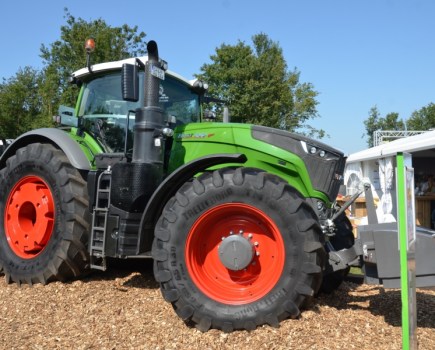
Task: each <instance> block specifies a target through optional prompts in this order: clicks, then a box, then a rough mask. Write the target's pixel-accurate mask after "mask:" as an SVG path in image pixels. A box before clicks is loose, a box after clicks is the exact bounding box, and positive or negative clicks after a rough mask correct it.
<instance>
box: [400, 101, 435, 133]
mask: <svg viewBox="0 0 435 350" xmlns="http://www.w3.org/2000/svg"><path fill="white" fill-rule="evenodd" d="M406 125H407V127H408V130H429V129H433V128H435V104H434V103H429V104H428V105H427V106H425V107H422V108H421V109H419V110H418V111H415V112H413V113H412V115H411V117H410V118H409V119H408V120H407V123H406Z"/></svg>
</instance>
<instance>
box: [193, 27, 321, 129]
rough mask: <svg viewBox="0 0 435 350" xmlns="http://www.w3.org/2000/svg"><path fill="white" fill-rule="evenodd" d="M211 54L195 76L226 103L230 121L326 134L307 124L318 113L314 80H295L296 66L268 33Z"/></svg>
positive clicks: (296, 74) (210, 92)
mask: <svg viewBox="0 0 435 350" xmlns="http://www.w3.org/2000/svg"><path fill="white" fill-rule="evenodd" d="M210 58H211V60H212V63H210V64H204V65H203V66H202V67H201V73H200V74H198V75H197V77H198V78H200V79H203V80H205V81H206V82H207V83H208V84H209V95H210V96H211V97H214V98H217V99H221V100H224V101H226V104H227V106H228V107H229V109H230V111H231V118H232V121H235V122H244V123H252V124H260V125H265V126H271V127H276V128H282V129H286V130H291V131H294V130H295V129H298V128H299V129H301V128H305V129H306V130H308V132H309V134H311V135H313V134H315V133H317V134H318V135H319V136H323V135H324V132H323V130H316V129H315V128H312V127H310V126H308V125H306V122H307V121H308V120H309V119H311V118H314V117H317V116H318V113H317V109H316V106H317V104H318V102H317V101H316V97H317V94H318V93H317V92H316V91H315V90H314V89H313V86H312V84H310V83H300V82H299V78H300V72H299V71H298V70H297V69H296V68H295V69H294V70H293V71H289V70H288V69H287V63H286V61H285V59H284V57H283V53H282V49H281V48H280V46H279V45H278V43H276V42H274V41H272V40H271V39H269V37H268V36H267V35H266V34H263V33H261V34H257V35H254V36H253V37H252V46H249V45H247V44H245V43H244V42H241V41H239V42H238V43H237V44H236V45H226V44H222V45H221V46H220V47H218V48H216V53H215V54H214V55H212V56H211V57H210ZM217 111H218V114H219V113H220V112H221V110H220V109H219V107H217Z"/></svg>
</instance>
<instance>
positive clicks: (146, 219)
mask: <svg viewBox="0 0 435 350" xmlns="http://www.w3.org/2000/svg"><path fill="white" fill-rule="evenodd" d="M246 161H247V158H246V156H245V155H244V154H212V155H208V156H205V157H201V158H198V159H195V160H192V161H190V162H188V163H186V164H184V165H182V166H181V167H179V168H178V169H177V170H175V171H174V172H172V173H171V174H170V175H169V176H168V177H167V178H166V179H165V180H164V181H163V182H162V183H161V184H160V186H159V187H158V188H157V190H156V191H155V192H154V194H153V195H152V196H151V198H150V200H149V201H148V204H147V206H146V208H145V211H144V213H143V216H142V220H141V223H140V228H139V232H141V235H140V237H139V245H138V247H139V251H138V254H141V253H144V252H146V251H147V250H149V249H150V248H151V243H152V239H153V235H154V226H155V223H156V222H157V220H158V218H159V216H160V214H161V212H162V210H163V207H164V206H165V205H166V202H167V201H168V200H169V199H170V198H171V197H173V196H174V195H175V193H176V192H177V191H178V189H179V188H180V187H181V186H182V185H183V184H184V183H185V182H186V181H189V180H190V179H191V178H193V177H194V176H195V175H196V174H198V173H200V172H203V171H204V170H206V169H208V168H210V167H212V166H215V165H219V164H228V163H245V162H246Z"/></svg>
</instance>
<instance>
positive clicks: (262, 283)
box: [152, 168, 325, 331]
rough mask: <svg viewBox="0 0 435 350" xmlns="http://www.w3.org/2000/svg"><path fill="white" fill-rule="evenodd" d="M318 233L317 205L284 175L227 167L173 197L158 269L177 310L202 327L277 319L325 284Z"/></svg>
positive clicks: (159, 234)
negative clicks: (301, 194)
mask: <svg viewBox="0 0 435 350" xmlns="http://www.w3.org/2000/svg"><path fill="white" fill-rule="evenodd" d="M320 239H321V229H320V226H319V224H318V222H317V221H316V216H315V214H314V212H313V210H312V209H311V207H310V206H309V205H308V204H307V203H306V202H305V201H304V199H303V198H302V197H301V196H300V195H299V194H298V192H297V191H296V190H295V189H293V188H292V187H290V186H289V185H288V184H287V183H286V182H284V181H283V180H281V179H280V178H278V177H276V176H274V175H271V174H267V173H264V172H261V171H259V170H254V169H248V168H238V169H236V170H234V169H221V170H217V171H214V172H213V173H205V174H203V175H201V176H200V177H199V178H197V179H195V180H193V181H192V182H188V183H186V184H185V185H184V186H182V188H181V189H180V190H179V191H178V192H177V194H176V195H175V197H173V198H172V199H171V200H169V201H168V203H167V205H166V206H165V208H164V210H163V213H162V215H161V217H160V219H159V220H158V223H157V225H156V229H155V240H154V243H153V249H152V254H153V258H154V274H155V277H156V280H157V281H158V282H159V283H160V285H161V291H162V294H163V296H164V298H165V299H166V300H167V301H169V302H171V303H172V305H173V307H174V309H175V311H176V312H177V314H178V315H179V316H180V317H181V318H182V319H183V320H185V321H186V322H192V323H193V324H195V325H196V327H197V328H199V329H200V330H202V331H206V330H208V329H209V328H217V329H221V330H224V331H232V330H235V329H247V330H252V329H255V328H256V327H257V326H259V325H262V324H270V325H273V326H278V325H279V322H280V321H281V320H283V319H285V318H288V317H292V318H294V317H297V316H298V315H299V313H300V307H301V306H302V305H303V303H304V302H306V301H307V299H310V298H311V297H312V296H313V295H314V294H315V293H316V292H317V290H318V288H319V287H320V283H321V278H322V269H323V264H324V259H325V251H324V248H323V244H322V243H321V241H320Z"/></svg>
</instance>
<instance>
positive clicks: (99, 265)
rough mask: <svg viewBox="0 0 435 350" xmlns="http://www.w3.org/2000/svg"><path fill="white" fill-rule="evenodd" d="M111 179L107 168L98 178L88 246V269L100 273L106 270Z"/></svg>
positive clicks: (110, 172)
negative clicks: (99, 271)
mask: <svg viewBox="0 0 435 350" xmlns="http://www.w3.org/2000/svg"><path fill="white" fill-rule="evenodd" d="M111 179H112V170H111V168H110V166H109V167H108V168H107V170H104V171H103V172H102V173H101V174H100V176H99V177H98V182H97V193H96V199H95V207H94V210H93V212H92V229H91V239H90V246H89V255H90V267H91V269H96V270H102V271H105V270H106V269H107V264H106V255H105V248H106V234H107V216H108V215H109V206H110V189H111V183H112V181H111Z"/></svg>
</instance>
